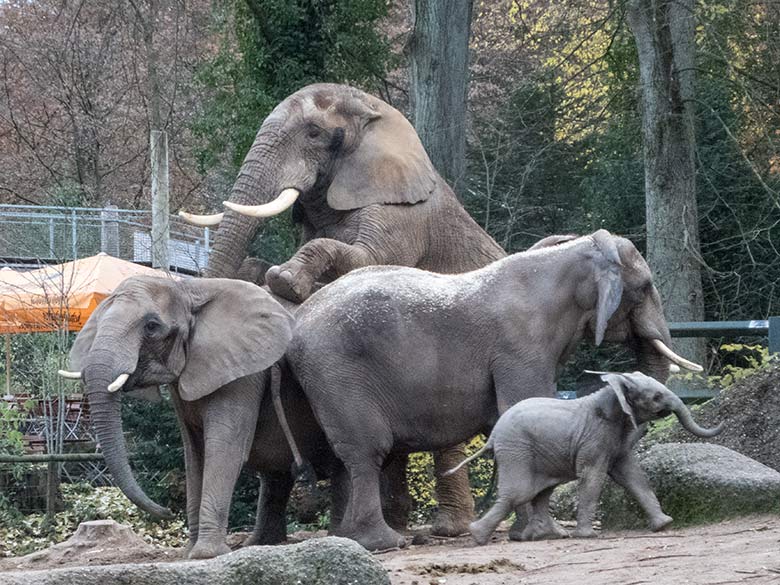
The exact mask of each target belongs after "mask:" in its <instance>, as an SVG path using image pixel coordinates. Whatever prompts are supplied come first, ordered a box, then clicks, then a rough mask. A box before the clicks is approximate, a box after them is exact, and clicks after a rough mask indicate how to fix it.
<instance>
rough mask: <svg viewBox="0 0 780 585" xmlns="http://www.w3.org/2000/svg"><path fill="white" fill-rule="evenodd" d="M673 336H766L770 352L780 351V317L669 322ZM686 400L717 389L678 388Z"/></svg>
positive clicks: (708, 395)
mask: <svg viewBox="0 0 780 585" xmlns="http://www.w3.org/2000/svg"><path fill="white" fill-rule="evenodd" d="M669 332H670V333H671V334H672V337H743V336H745V337H750V336H756V337H766V338H768V345H769V353H770V354H777V353H780V317H769V319H763V320H753V321H681V322H677V323H669ZM676 392H677V394H678V395H679V396H680V397H681V398H683V399H684V400H696V399H706V398H712V397H713V396H715V395H717V393H718V392H717V390H714V389H711V388H678V389H676Z"/></svg>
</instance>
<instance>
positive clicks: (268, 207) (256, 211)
mask: <svg viewBox="0 0 780 585" xmlns="http://www.w3.org/2000/svg"><path fill="white" fill-rule="evenodd" d="M300 195H301V192H300V191H298V189H285V190H284V191H282V192H281V193H279V196H278V197H277V198H276V199H274V200H273V201H270V202H268V203H264V204H263V205H239V204H238V203H233V202H232V201H224V202H223V203H224V204H225V207H227V208H228V209H232V210H233V211H236V212H238V213H240V214H241V215H249V216H250V217H271V216H272V215H278V214H280V213H281V212H282V211H284V210H285V209H287V208H288V207H290V206H292V204H293V203H295V200H296V199H298V197H300Z"/></svg>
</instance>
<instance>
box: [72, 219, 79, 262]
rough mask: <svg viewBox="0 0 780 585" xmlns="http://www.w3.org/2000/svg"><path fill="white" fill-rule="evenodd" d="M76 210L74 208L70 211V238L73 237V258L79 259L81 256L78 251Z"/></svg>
mask: <svg viewBox="0 0 780 585" xmlns="http://www.w3.org/2000/svg"><path fill="white" fill-rule="evenodd" d="M76 219H77V217H76V210H75V209H74V210H72V211H71V212H70V239H71V245H72V247H73V250H72V251H73V259H74V260H77V259H78V256H79V252H78V250H79V249H78V244H77V243H76V242H77V240H78V232H77V228H76Z"/></svg>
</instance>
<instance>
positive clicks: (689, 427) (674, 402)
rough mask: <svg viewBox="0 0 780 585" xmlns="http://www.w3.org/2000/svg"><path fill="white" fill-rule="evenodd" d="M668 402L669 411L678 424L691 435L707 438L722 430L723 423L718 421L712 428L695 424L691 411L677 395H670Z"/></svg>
mask: <svg viewBox="0 0 780 585" xmlns="http://www.w3.org/2000/svg"><path fill="white" fill-rule="evenodd" d="M669 404H670V406H671V411H672V412H673V413H674V414H675V415H676V416H677V419H678V420H679V421H680V424H681V425H682V426H683V428H684V429H685V430H686V431H688V432H689V433H691V434H692V435H696V436H697V437H702V438H704V439H708V438H710V437H714V436H715V435H719V434H720V432H721V431H722V430H723V423H720V424H719V425H718V426H717V427H714V428H712V429H705V428H704V427H700V426H699V425H698V424H696V421H694V420H693V416H692V415H691V411H690V410H688V407H687V406H685V404H684V403H683V401H682V400H680V397H679V396H675V395H672V396H671V397H670V398H669Z"/></svg>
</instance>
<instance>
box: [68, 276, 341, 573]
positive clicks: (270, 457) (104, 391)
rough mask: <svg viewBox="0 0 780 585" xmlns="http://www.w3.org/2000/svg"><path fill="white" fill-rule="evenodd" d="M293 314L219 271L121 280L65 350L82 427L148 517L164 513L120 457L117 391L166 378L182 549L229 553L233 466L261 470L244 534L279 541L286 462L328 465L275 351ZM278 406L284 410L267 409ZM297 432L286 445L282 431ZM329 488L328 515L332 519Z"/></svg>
mask: <svg viewBox="0 0 780 585" xmlns="http://www.w3.org/2000/svg"><path fill="white" fill-rule="evenodd" d="M292 327H293V318H292V316H291V315H290V314H289V313H288V312H287V311H286V310H285V309H284V308H283V307H282V306H281V305H280V304H279V303H278V302H277V301H276V300H274V299H273V298H272V297H271V295H270V294H268V293H267V292H266V291H265V290H263V289H261V288H260V287H258V286H255V285H253V284H249V283H246V282H241V281H238V280H228V279H219V278H211V279H192V280H186V281H173V280H170V279H167V278H156V277H148V276H144V277H142V276H138V277H131V278H128V279H126V280H125V281H124V282H122V284H120V285H119V286H118V287H117V288H116V290H115V291H114V292H113V293H112V294H111V295H110V296H109V297H108V298H107V299H106V300H104V301H103V302H102V303H101V304H100V306H99V307H98V308H97V309H96V310H95V312H94V313H92V315H91V316H90V318H89V320H88V321H87V323H86V325H85V326H84V328H83V329H82V330H81V332H80V333H79V335H78V337H77V338H76V341H75V343H74V345H73V349H72V350H71V354H70V362H71V368H72V369H73V371H61V372H60V374H61V375H63V376H65V377H67V378H74V379H81V380H82V381H83V383H84V386H85V389H86V393H87V398H88V400H89V406H90V415H91V420H92V426H93V428H94V430H95V434H96V435H97V438H98V441H100V446H101V448H102V449H103V454H104V455H105V459H106V465H107V466H108V469H109V471H110V472H111V475H112V477H113V479H114V481H115V482H116V485H117V487H119V488H120V489H121V490H122V492H123V493H124V494H125V495H126V496H127V497H128V498H129V499H130V500H131V501H132V502H133V503H135V504H136V505H137V506H138V507H139V508H141V509H142V510H145V511H146V512H148V513H150V514H152V515H154V516H158V517H169V516H170V512H169V511H168V510H166V509H165V508H163V507H161V506H160V505H158V504H157V503H155V502H154V501H152V500H151V499H149V497H148V496H147V495H146V494H145V493H144V492H143V490H142V489H141V487H140V486H139V485H138V484H137V483H136V480H135V476H134V475H133V471H132V469H131V467H130V464H129V462H128V456H127V451H126V448H125V440H124V434H123V432H122V419H121V395H122V394H125V393H129V392H136V391H139V390H144V389H152V388H154V389H155V390H156V387H157V386H159V385H162V384H167V385H169V388H170V394H171V402H172V404H173V407H174V409H175V411H176V416H177V418H178V420H179V426H180V429H181V436H182V443H183V445H184V462H185V468H186V480H187V520H188V526H189V545H188V547H187V551H186V554H187V555H188V556H189V558H210V557H214V556H217V555H220V554H223V553H226V552H230V549H229V548H228V546H227V543H226V541H225V537H226V532H227V523H228V512H229V510H230V501H231V497H232V495H233V489H234V487H235V484H236V480H237V479H238V475H239V472H240V471H241V469H242V468H243V467H244V466H245V465H246V467H247V468H249V469H251V470H252V471H255V472H257V473H259V474H260V475H261V476H262V480H263V481H262V489H261V492H260V496H259V498H258V516H257V523H256V525H255V529H254V531H253V533H252V535H251V536H250V537H249V538H248V539H247V540H246V541H245V543H244V544H245V545H249V544H274V543H277V542H282V541H284V539H285V534H286V532H285V531H286V525H287V522H286V515H285V506H286V503H287V500H288V498H289V495H290V490H291V489H292V486H293V476H292V474H291V471H290V470H291V465H292V463H293V461H294V460H298V461H301V460H302V459H301V458H305V459H306V460H307V461H308V462H310V463H311V465H312V467H313V468H314V470H315V472H316V473H317V475H318V476H321V477H324V476H328V475H331V474H332V473H333V469H334V468H338V467H339V464H338V462H336V461H335V460H334V458H333V457H332V454H331V452H330V450H329V449H328V444H327V442H326V440H325V436H324V434H323V433H322V430H321V429H320V427H319V426H318V425H317V422H316V420H315V419H314V416H313V414H312V411H311V408H310V407H309V405H308V403H307V401H306V399H305V397H304V396H303V393H302V392H301V391H300V388H298V387H297V385H295V384H294V383H292V378H291V377H290V376H289V375H287V374H285V373H284V372H285V370H284V367H283V364H280V363H278V360H280V358H282V356H283V354H284V351H285V348H286V346H287V342H288V341H289V340H290V338H291V336H292ZM284 411H286V412H287V413H289V414H288V415H285V417H284V420H282V417H280V416H277V414H279V413H282V412H284ZM293 434H294V435H295V436H296V437H297V438H298V448H299V449H300V451H297V449H296V450H291V449H290V446H289V442H288V439H287V438H286V436H289V435H293ZM337 497H338V490H334V502H335V505H334V510H333V512H332V514H333V518H334V519H335V520H337V519H338V517H339V514H340V512H339V511H338V503H337V501H336V499H337Z"/></svg>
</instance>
